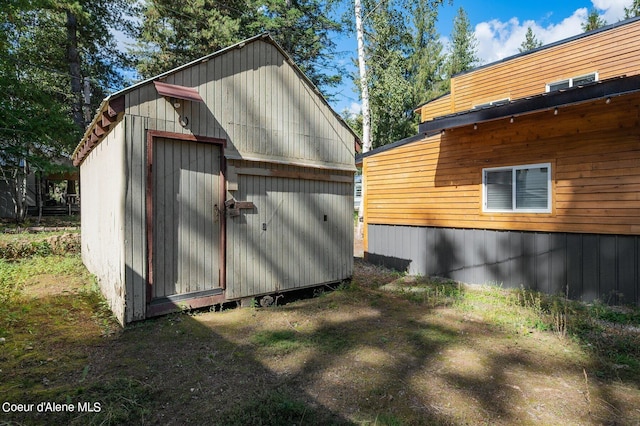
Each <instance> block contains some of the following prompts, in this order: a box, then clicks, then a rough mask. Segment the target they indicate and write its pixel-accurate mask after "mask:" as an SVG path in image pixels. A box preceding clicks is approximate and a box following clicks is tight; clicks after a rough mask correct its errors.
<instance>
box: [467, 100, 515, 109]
mask: <svg viewBox="0 0 640 426" xmlns="http://www.w3.org/2000/svg"><path fill="white" fill-rule="evenodd" d="M509 102H511V98H502V99H496V100H495V101H491V102H485V103H483V104H478V105H474V106H473V109H480V108H487V107H490V106H494V105H504V104H508V103H509Z"/></svg>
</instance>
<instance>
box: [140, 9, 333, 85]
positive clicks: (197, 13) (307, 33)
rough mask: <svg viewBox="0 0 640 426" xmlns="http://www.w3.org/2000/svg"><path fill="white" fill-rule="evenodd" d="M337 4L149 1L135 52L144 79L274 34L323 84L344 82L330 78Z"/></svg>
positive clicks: (294, 58)
mask: <svg viewBox="0 0 640 426" xmlns="http://www.w3.org/2000/svg"><path fill="white" fill-rule="evenodd" d="M332 6H333V2H321V1H320V0H299V1H296V2H292V1H291V0H271V1H256V0H229V1H225V2H219V1H216V0H192V1H188V2H175V1H173V0H146V1H145V2H144V3H143V6H142V11H141V21H142V22H143V23H142V25H141V27H140V29H139V33H138V38H137V39H138V45H137V46H136V47H135V48H133V49H132V50H131V54H132V55H133V56H134V57H135V58H136V61H137V70H138V72H139V73H140V75H141V76H142V77H144V78H149V77H152V76H154V75H157V74H160V73H162V72H164V71H167V70H169V69H172V68H175V67H177V66H179V65H182V64H185V63H187V62H190V61H192V60H194V59H197V58H199V57H202V56H204V55H207V54H209V53H213V52H215V51H217V50H220V49H222V48H224V47H227V46H229V45H232V44H234V43H236V42H239V41H242V40H244V39H247V38H250V37H253V36H255V35H257V34H260V33H263V32H269V33H270V34H271V35H272V36H273V37H274V39H275V40H276V41H277V42H278V43H279V44H280V45H281V46H282V47H283V48H284V49H285V51H286V52H287V53H289V54H290V55H291V56H292V58H293V60H294V61H295V62H296V64H297V65H298V66H299V67H300V68H301V69H302V71H303V72H304V73H305V74H306V75H307V76H308V77H309V78H310V79H311V80H312V81H313V82H314V83H315V84H316V85H317V86H318V87H321V88H322V87H327V86H332V85H335V84H337V83H338V82H339V81H340V74H339V73H335V74H327V73H326V70H327V69H335V67H331V66H330V65H329V61H330V59H331V58H332V54H333V51H334V50H335V44H334V42H333V41H332V38H331V37H330V33H331V32H332V31H340V30H341V25H340V23H338V22H336V21H334V20H332V19H330V18H329V16H330V15H331V13H330V12H331V7H332Z"/></svg>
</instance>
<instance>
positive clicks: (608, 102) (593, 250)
mask: <svg viewBox="0 0 640 426" xmlns="http://www.w3.org/2000/svg"><path fill="white" fill-rule="evenodd" d="M639 105H640V20H639V19H637V18H635V19H630V20H626V21H622V22H619V23H617V24H614V25H610V26H607V27H604V28H602V29H599V30H596V31H592V32H589V33H585V34H580V35H578V36H575V37H572V38H569V39H566V40H562V41H559V42H557V43H553V44H550V45H547V46H543V47H540V48H538V49H536V50H533V51H530V52H527V53H523V54H519V55H516V56H512V57H509V58H506V59H504V60H502V61H499V62H496V63H491V64H488V65H485V66H481V67H479V68H476V69H474V70H471V71H469V72H466V73H463V74H460V75H456V76H454V77H453V78H452V80H451V91H450V93H449V94H447V95H445V96H442V97H440V98H438V99H435V100H433V101H432V102H429V103H427V104H425V105H422V106H420V107H419V108H418V110H417V112H419V113H420V115H421V123H420V125H419V134H418V135H416V136H414V137H410V138H407V139H405V140H402V141H398V142H396V143H394V144H392V145H388V146H384V147H381V148H379V149H376V150H373V151H370V152H368V153H366V154H364V155H362V156H360V157H359V158H358V163H362V166H363V174H364V180H365V188H364V189H365V191H364V194H365V195H364V196H365V214H364V220H365V224H366V227H365V256H366V258H367V259H369V260H370V261H373V262H377V263H382V264H386V265H389V266H392V267H395V268H397V269H401V270H406V271H408V272H409V273H411V274H423V275H439V276H445V277H450V278H452V279H456V280H460V281H463V282H467V283H478V284H485V283H493V284H498V285H503V286H505V287H520V286H525V287H528V288H532V289H536V290H540V291H543V292H547V293H551V294H554V293H562V294H564V292H565V291H566V290H567V287H568V292H569V295H570V296H571V297H572V298H576V299H581V300H585V301H592V300H595V299H599V300H602V301H604V302H612V303H636V304H637V303H638V302H639V301H640V294H639V291H640V290H639V289H640V287H639V286H640V195H639V194H640V107H639Z"/></svg>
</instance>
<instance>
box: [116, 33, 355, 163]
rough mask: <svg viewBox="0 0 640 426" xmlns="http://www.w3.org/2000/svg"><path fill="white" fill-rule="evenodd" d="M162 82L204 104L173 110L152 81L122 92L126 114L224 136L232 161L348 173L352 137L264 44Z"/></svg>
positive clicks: (160, 126)
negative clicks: (188, 91) (189, 90)
mask: <svg viewBox="0 0 640 426" xmlns="http://www.w3.org/2000/svg"><path fill="white" fill-rule="evenodd" d="M162 81H163V82H165V83H170V84H176V85H181V86H187V87H194V88H196V89H197V90H198V92H199V93H200V96H201V97H202V98H203V99H204V103H199V102H187V101H182V102H181V106H180V107H179V108H175V107H174V106H173V104H172V103H171V102H170V100H168V99H166V98H164V97H162V96H159V95H158V93H157V91H156V89H155V87H154V86H153V84H145V85H142V86H140V87H138V88H136V89H135V90H132V91H130V92H128V93H127V94H126V95H125V96H126V99H125V108H126V112H127V114H131V115H133V116H145V117H149V122H148V124H149V129H151V130H159V131H167V132H177V133H193V134H196V135H199V136H206V137H214V138H222V139H225V140H227V147H226V149H225V156H226V157H227V158H232V159H239V158H242V159H253V160H263V161H273V162H282V163H297V164H301V165H310V166H315V167H325V168H337V169H345V170H355V167H354V164H353V163H354V160H353V152H354V137H353V134H352V133H351V132H350V131H349V129H348V128H347V127H346V126H345V125H344V124H343V123H342V122H340V120H338V118H337V117H336V116H335V114H334V113H333V111H332V110H331V108H330V107H329V105H328V104H327V103H326V102H324V101H323V99H322V97H321V96H320V94H319V93H317V92H316V91H314V89H313V88H312V87H310V85H309V84H308V83H307V82H306V79H304V78H303V76H302V74H300V73H299V72H298V71H297V69H296V68H295V67H294V66H292V65H291V64H290V63H289V62H288V61H287V60H286V58H285V57H284V56H283V55H282V53H280V51H278V49H276V48H275V46H273V45H272V44H270V43H266V42H264V41H261V40H258V41H255V42H252V43H249V44H247V45H245V46H244V47H242V48H239V49H234V50H231V51H228V52H226V53H222V54H221V55H219V56H214V57H212V58H210V59H208V60H206V61H203V62H201V63H199V64H195V65H192V66H191V67H189V68H186V69H183V70H180V71H177V72H175V73H174V74H171V75H169V76H167V77H166V78H165V79H163V80H162ZM181 117H182V118H183V119H184V118H185V117H186V118H187V119H188V122H189V123H188V125H186V126H185V127H183V126H182V125H181V124H180V118H181Z"/></svg>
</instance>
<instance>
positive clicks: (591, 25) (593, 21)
mask: <svg viewBox="0 0 640 426" xmlns="http://www.w3.org/2000/svg"><path fill="white" fill-rule="evenodd" d="M605 25H607V21H605V20H604V18H602V16H600V15H599V14H598V11H597V10H596V9H595V8H593V9H591V11H590V12H589V15H588V16H587V20H586V22H584V23H583V24H582V30H583V31H584V32H587V31H593V30H597V29H598V28H602V27H604V26H605Z"/></svg>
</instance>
